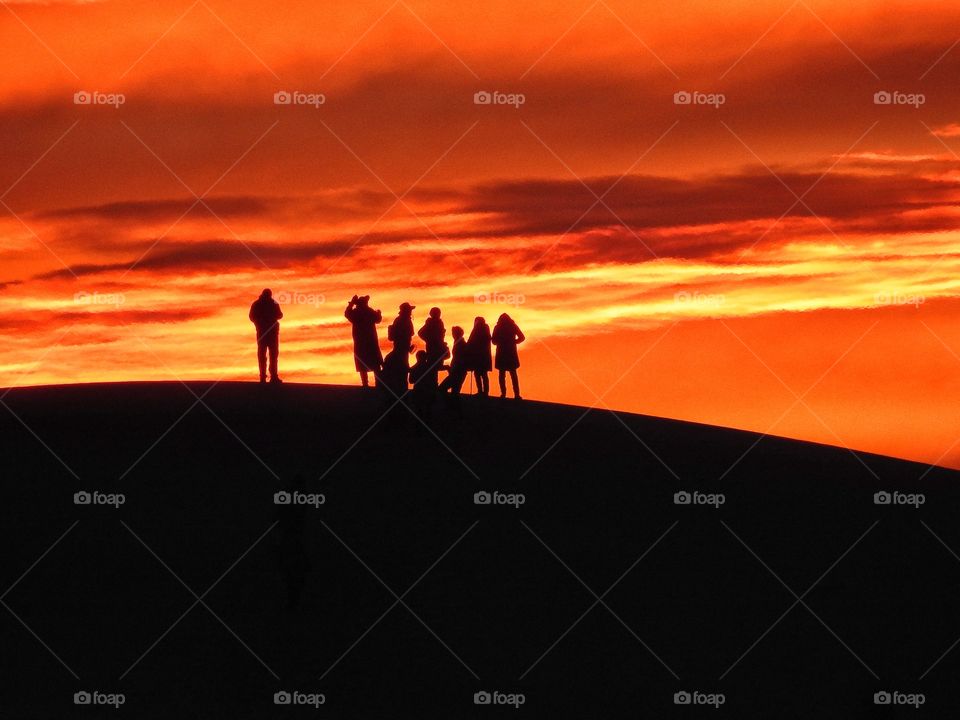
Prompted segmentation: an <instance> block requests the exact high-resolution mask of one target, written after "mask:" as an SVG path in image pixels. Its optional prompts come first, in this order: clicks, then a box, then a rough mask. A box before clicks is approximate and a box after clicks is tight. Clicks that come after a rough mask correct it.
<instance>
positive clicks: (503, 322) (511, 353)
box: [490, 313, 526, 400]
mask: <svg viewBox="0 0 960 720" xmlns="http://www.w3.org/2000/svg"><path fill="white" fill-rule="evenodd" d="M490 339H491V340H492V341H493V344H494V345H496V346H497V357H496V360H495V361H494V365H495V366H496V368H497V370H499V371H500V378H499V379H500V397H506V396H507V384H506V378H505V377H504V376H505V375H506V373H508V372H509V373H510V379H511V380H512V381H513V396H514V397H515V398H516V399H517V400H519V399H520V381H519V380H517V368H519V367H520V356H519V355H518V354H517V345H519V344H520V343H522V342H523V341H524V340H526V338H525V337H524V335H523V333H522V332H521V331H520V328H519V327H517V324H516V323H515V322H514V321H513V319H512V318H511V317H510V316H509V315H507V314H506V313H503V315H501V316H500V317H499V319H498V320H497V324H496V326H495V327H494V328H493V333H492V334H491V336H490Z"/></svg>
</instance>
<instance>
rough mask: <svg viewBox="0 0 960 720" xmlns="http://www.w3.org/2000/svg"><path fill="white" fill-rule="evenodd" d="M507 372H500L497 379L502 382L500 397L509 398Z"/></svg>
mask: <svg viewBox="0 0 960 720" xmlns="http://www.w3.org/2000/svg"><path fill="white" fill-rule="evenodd" d="M506 376H507V371H506V370H500V371H499V374H498V377H497V379H498V380H499V381H500V397H502V398H504V397H506V396H507V377H506Z"/></svg>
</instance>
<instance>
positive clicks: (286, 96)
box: [273, 90, 327, 110]
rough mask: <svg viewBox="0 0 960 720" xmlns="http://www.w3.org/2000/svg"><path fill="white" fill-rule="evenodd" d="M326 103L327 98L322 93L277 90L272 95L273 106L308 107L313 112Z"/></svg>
mask: <svg viewBox="0 0 960 720" xmlns="http://www.w3.org/2000/svg"><path fill="white" fill-rule="evenodd" d="M326 102H327V96H326V95H324V94H323V93H305V92H300V91H299V90H293V91H287V90H277V92H275V93H274V94H273V104H274V105H310V106H312V107H313V108H314V110H318V109H319V108H320V106H321V105H324V104H326Z"/></svg>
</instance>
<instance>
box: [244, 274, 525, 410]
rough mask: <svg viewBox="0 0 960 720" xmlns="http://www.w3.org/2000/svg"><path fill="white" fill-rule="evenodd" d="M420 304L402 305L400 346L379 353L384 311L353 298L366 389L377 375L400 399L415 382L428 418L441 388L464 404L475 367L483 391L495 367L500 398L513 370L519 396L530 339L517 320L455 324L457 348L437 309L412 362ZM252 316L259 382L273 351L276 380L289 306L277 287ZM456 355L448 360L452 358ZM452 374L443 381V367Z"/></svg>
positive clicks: (357, 355)
mask: <svg viewBox="0 0 960 720" xmlns="http://www.w3.org/2000/svg"><path fill="white" fill-rule="evenodd" d="M414 309H415V306H414V305H411V304H410V303H406V302H405V303H402V304H401V305H400V308H399V311H398V313H397V317H396V318H395V319H394V321H393V322H392V323H391V324H390V326H389V327H388V328H387V340H388V341H389V342H390V343H391V344H392V345H393V349H392V350H391V351H390V352H388V353H387V355H386V357H384V356H383V354H382V353H381V351H380V338H379V336H378V333H377V325H378V324H380V323H381V322H382V321H383V314H382V313H381V312H380V311H379V310H374V309H373V308H372V307H370V296H369V295H362V296H357V295H354V296H353V297H352V298H350V302H348V303H347V307H346V310H344V313H343V314H344V317H345V318H346V319H347V320H348V321H349V322H350V324H351V326H352V329H353V357H354V366H355V367H356V370H357V372H358V373H360V382H361V384H362V385H363V387H370V376H371V375H373V377H374V379H375V381H376V385H377V387H379V388H381V389H382V390H383V392H384V394H385V397H386V399H387V400H388V401H390V399H391V398H393V399H395V400H400V399H401V398H403V397H404V396H405V395H406V393H407V392H408V390H409V389H410V384H411V383H412V385H413V390H412V393H411V397H412V402H413V405H414V408H415V409H416V410H417V412H418V413H419V414H420V415H422V416H428V415H429V413H430V407H431V405H432V404H433V401H434V400H435V399H436V397H437V396H438V395H440V394H444V395H446V396H447V397H448V398H449V400H450V402H451V403H452V405H453V406H454V407H455V408H456V409H459V396H460V392H461V390H462V388H463V384H464V382H466V379H467V377H468V376H469V375H470V373H473V377H474V379H475V381H476V386H477V390H476V392H477V394H478V395H483V396H487V395H489V394H490V371H491V369H493V368H496V369H497V371H498V373H499V384H500V397H502V398H503V397H506V395H507V385H506V376H507V374H509V375H510V380H511V383H512V386H513V396H514V398H516V399H518V400H519V399H520V381H519V379H518V377H517V369H518V368H519V367H520V357H519V354H518V353H517V345H519V344H520V343H522V342H523V341H524V340H525V339H526V338H525V337H524V335H523V332H521V330H520V328H519V327H518V326H517V324H516V323H515V322H514V321H513V319H512V318H511V317H510V316H509V315H507V314H506V313H503V314H502V315H501V316H500V317H499V319H498V320H497V324H496V325H495V326H494V328H493V332H491V331H490V326H489V325H488V324H487V322H486V320H485V319H484V318H482V317H477V318H474V321H473V329H472V330H471V331H470V336H469V337H466V338H465V337H464V331H463V328H462V327H460V326H459V325H454V326H453V327H452V328H451V330H450V334H451V336H452V338H453V347H452V348H451V347H450V345H449V344H448V343H447V340H446V334H447V331H446V328H445V327H444V324H443V320H442V319H441V317H440V315H441V313H440V308H437V307H434V308H431V309H430V313H429V315H428V317H427V319H426V320H425V321H424V323H423V326H422V327H421V328H420V329H419V330H418V331H417V332H416V335H417V337H419V338H420V339H421V340H422V341H423V344H424V347H423V349H422V350H419V351H417V353H416V355H415V362H414V364H413V365H412V366H411V365H410V354H411V353H412V352H413V351H414V349H415V346H414V341H413V338H414V325H413V311H414ZM249 317H250V320H251V322H253V324H254V326H255V327H256V329H257V360H258V363H259V366H260V382H262V383H265V382H266V381H267V370H268V362H267V361H268V357H269V373H270V382H272V383H280V382H281V380H280V377H279V375H278V372H277V356H278V355H279V349H280V348H279V338H280V319H281V318H282V317H283V312H282V311H281V310H280V305H279V304H278V303H277V301H276V300H274V299H273V294H272V293H271V292H270V290H264V291H263V292H262V293H260V297H259V298H258V299H257V300H256V301H254V303H253V305H251V306H250V315H249ZM494 346H495V347H496V354H495V359H491V355H492V354H493V347H494ZM447 360H449V363H448V364H445V361H447ZM444 370H445V371H446V373H447V375H446V377H445V378H444V379H443V381H442V382H441V381H440V373H441V372H442V371H444Z"/></svg>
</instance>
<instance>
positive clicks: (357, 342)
mask: <svg viewBox="0 0 960 720" xmlns="http://www.w3.org/2000/svg"><path fill="white" fill-rule="evenodd" d="M343 316H344V317H345V318H346V319H347V320H349V321H350V324H351V325H353V359H354V365H355V366H356V368H357V372H359V373H360V382H361V383H362V384H363V387H370V379H369V373H371V372H372V373H373V376H374V377H378V376H379V375H380V368H381V367H382V366H383V355H382V354H381V353H380V339H379V338H378V337H377V323H379V322H380V321H381V320H383V315H382V314H381V312H380V311H379V310H374V309H373V308H371V307H370V296H369V295H363V296H362V297H357V296H356V295H354V296H353V297H352V298H351V299H350V302H349V303H347V309H346V310H344V312H343Z"/></svg>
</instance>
